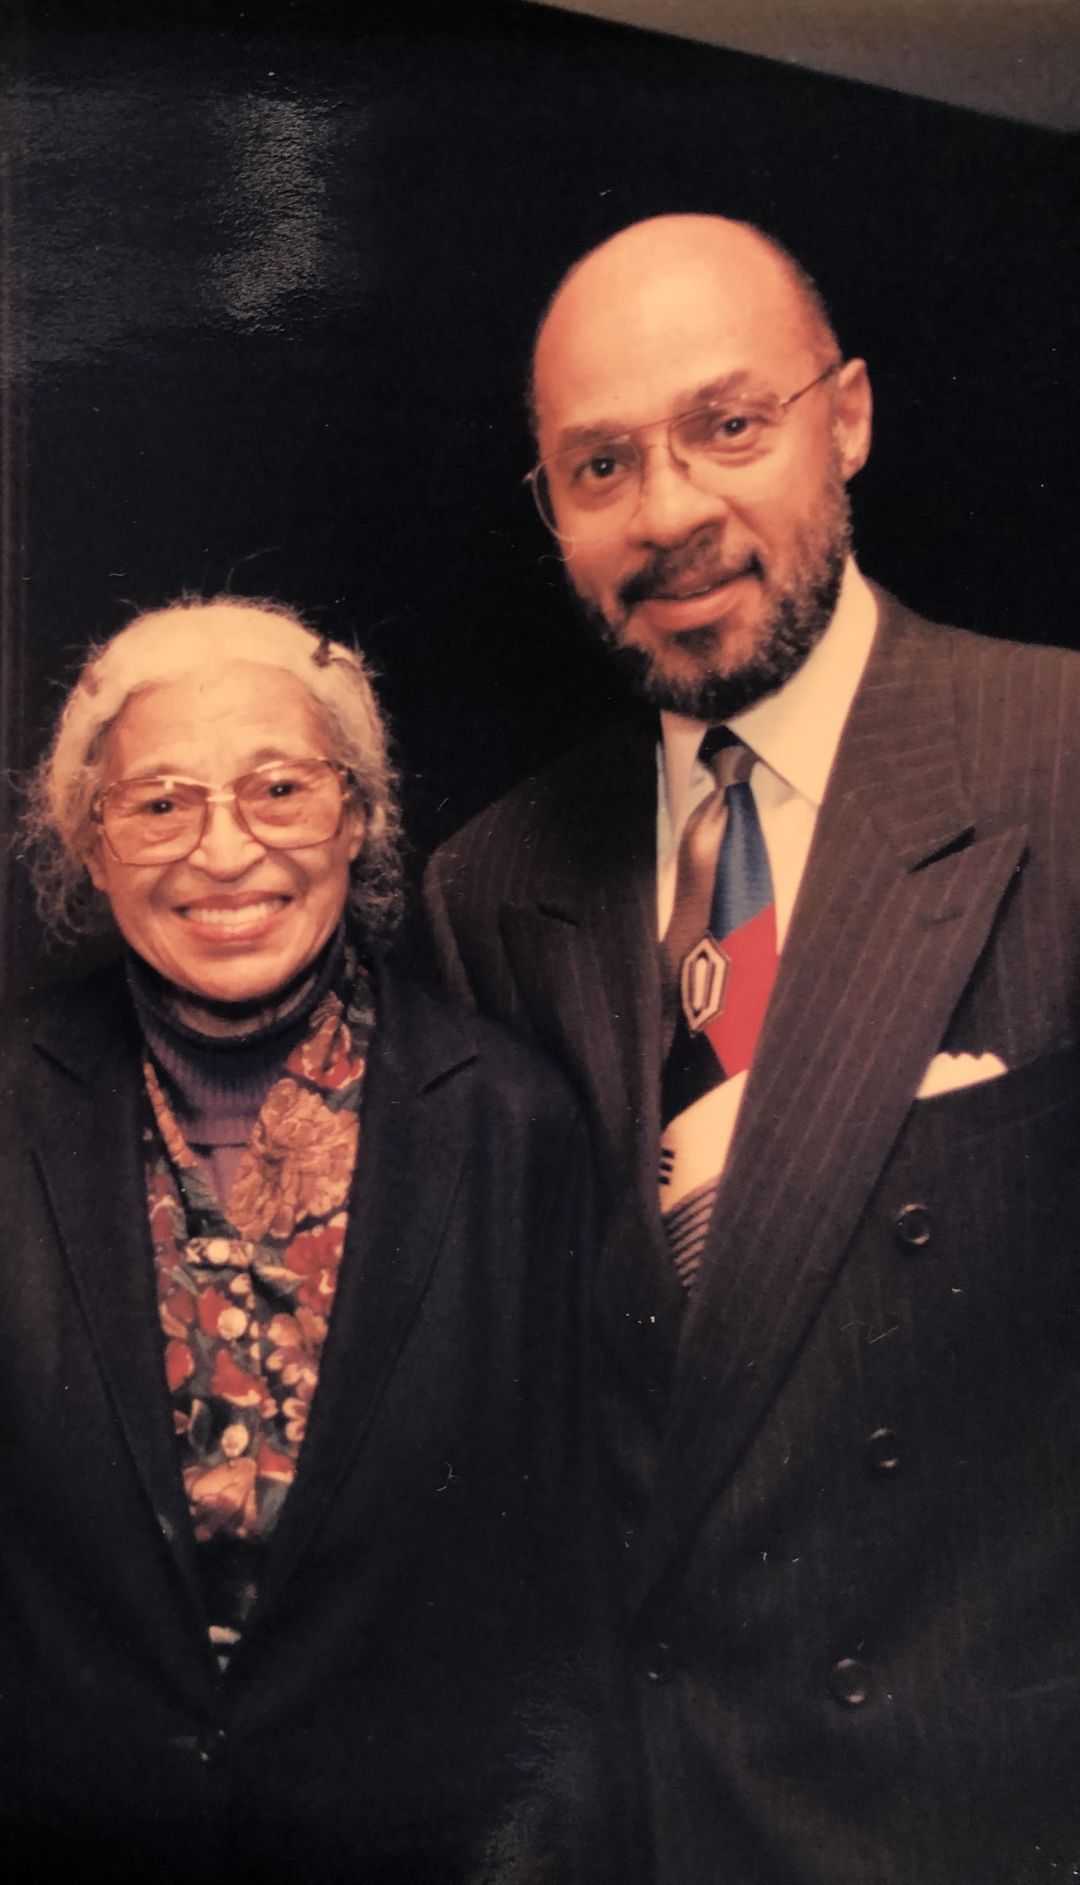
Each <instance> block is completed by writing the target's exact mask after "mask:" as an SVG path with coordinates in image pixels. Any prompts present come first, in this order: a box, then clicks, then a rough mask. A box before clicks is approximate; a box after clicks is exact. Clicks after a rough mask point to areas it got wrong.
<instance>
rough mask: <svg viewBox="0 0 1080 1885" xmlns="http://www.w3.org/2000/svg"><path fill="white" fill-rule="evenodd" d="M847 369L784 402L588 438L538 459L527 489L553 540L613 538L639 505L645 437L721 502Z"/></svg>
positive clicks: (830, 370)
mask: <svg viewBox="0 0 1080 1885" xmlns="http://www.w3.org/2000/svg"><path fill="white" fill-rule="evenodd" d="M842 365H843V361H841V360H833V361H832V362H831V363H830V364H829V365H828V366H827V367H825V368H824V369H823V371H822V372H820V373H818V374H816V375H815V377H814V378H813V379H812V380H808V381H807V383H806V385H805V386H800V387H798V388H797V390H796V391H795V392H794V393H789V394H788V395H787V397H786V398H785V399H780V398H778V397H776V395H775V394H771V393H747V394H739V395H737V396H733V397H732V398H730V399H718V400H715V401H712V402H710V403H709V404H707V405H702V406H695V407H694V408H693V410H692V411H690V412H677V413H675V414H673V415H672V416H670V417H668V418H665V419H653V420H650V421H647V422H646V423H644V424H642V425H635V426H628V427H627V429H626V430H625V431H624V432H611V433H605V432H599V431H597V432H592V431H588V432H585V433H583V435H582V438H581V440H580V442H579V443H577V444H574V445H569V446H567V447H565V448H564V449H563V450H562V451H558V452H554V453H552V455H551V456H550V457H549V458H542V459H540V461H539V463H538V464H536V465H534V466H533V468H532V470H531V471H530V472H529V473H528V475H527V477H526V479H525V482H526V484H528V485H529V487H530V489H531V490H532V494H533V498H534V499H535V502H536V508H537V510H538V511H539V513H540V515H541V517H542V518H543V521H544V523H545V524H546V525H547V527H548V529H549V530H550V531H551V532H552V534H553V535H554V536H556V537H560V538H562V539H564V540H566V539H571V540H578V541H580V540H583V539H586V538H588V539H589V540H593V541H594V540H596V539H597V538H601V537H606V536H615V535H617V534H618V532H619V531H620V530H622V529H623V528H624V526H625V524H626V522H627V520H628V518H630V517H631V516H632V515H633V513H634V512H635V511H636V509H637V507H638V505H639V503H640V502H641V497H642V492H643V490H644V480H645V461H646V453H647V451H648V449H649V444H650V442H651V441H649V440H648V434H650V433H658V434H659V435H660V437H659V440H658V441H657V442H659V443H663V444H665V445H666V447H667V450H668V453H669V455H670V458H671V461H672V463H673V464H674V465H675V466H676V467H677V468H678V470H679V471H681V472H682V474H683V476H684V477H685V478H687V479H688V480H689V481H690V483H691V484H693V485H695V486H696V487H697V488H698V489H699V490H701V491H707V492H711V493H715V494H716V495H717V496H722V495H723V494H724V492H725V491H726V490H727V488H728V483H729V480H730V476H731V473H732V472H733V471H738V470H739V469H741V468H742V467H744V466H751V465H754V464H756V463H757V462H758V461H759V460H761V459H762V458H763V457H765V455H766V454H767V453H768V452H769V450H770V449H771V448H772V445H773V444H774V442H775V438H776V434H777V431H778V429H779V427H780V426H781V425H782V424H783V421H784V420H785V419H786V417H787V415H788V413H789V412H790V411H791V409H792V407H793V406H794V405H796V404H797V402H798V401H799V400H800V399H803V398H805V396H806V394H807V393H812V392H813V390H814V388H815V386H822V385H823V384H824V383H825V381H826V380H829V379H831V378H832V377H833V375H834V374H835V373H839V371H840V368H841V367H842Z"/></svg>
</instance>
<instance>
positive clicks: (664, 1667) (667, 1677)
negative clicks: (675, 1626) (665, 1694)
mask: <svg viewBox="0 0 1080 1885" xmlns="http://www.w3.org/2000/svg"><path fill="white" fill-rule="evenodd" d="M674 1674H675V1659H674V1657H673V1656H672V1653H671V1644H670V1643H651V1644H650V1645H649V1648H648V1650H647V1651H646V1661H645V1680H646V1682H654V1683H656V1685H657V1686H658V1687H659V1686H660V1685H661V1684H662V1683H664V1682H670V1681H671V1678H672V1676H673V1675H674Z"/></svg>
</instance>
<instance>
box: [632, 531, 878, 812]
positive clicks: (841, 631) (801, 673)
mask: <svg viewBox="0 0 1080 1885" xmlns="http://www.w3.org/2000/svg"><path fill="white" fill-rule="evenodd" d="M876 627H877V602H876V601H875V599H874V594H873V591H872V590H871V588H870V586H869V584H868V583H867V582H866V580H865V578H864V577H863V576H862V575H861V574H860V572H859V570H858V569H857V568H856V565H855V562H854V559H853V558H851V557H849V558H848V561H847V563H846V564H845V566H844V574H843V578H842V580H841V584H840V594H839V596H838V597H837V602H836V608H835V609H834V610H833V615H832V620H831V621H830V623H829V626H828V628H827V629H826V630H825V633H824V634H823V635H822V637H821V640H820V641H819V642H818V643H817V645H816V646H815V647H814V648H813V649H812V650H811V652H810V654H809V655H808V656H807V658H806V660H805V661H804V662H803V664H802V667H801V668H799V669H798V670H797V672H796V673H795V674H793V675H792V677H791V679H790V680H789V681H785V683H784V685H783V687H781V688H778V689H777V691H776V693H775V694H767V695H766V697H765V699H764V700H759V701H757V702H756V703H755V705H754V706H752V707H747V708H746V710H745V712H743V713H737V714H733V715H732V717H731V720H730V721H729V722H728V724H729V725H730V727H731V729H732V732H734V733H737V734H738V735H739V738H740V739H743V740H745V741H746V744H747V745H748V746H749V747H751V748H752V750H753V751H754V752H755V753H756V754H757V756H758V758H759V759H762V760H764V762H765V764H766V765H767V766H769V767H770V768H771V770H772V771H773V772H775V773H776V774H777V775H778V776H779V777H780V778H781V779H783V780H784V781H785V782H786V783H787V784H788V785H789V786H791V787H792V788H793V790H794V791H796V792H798V793H799V794H800V795H801V796H802V797H803V798H805V799H807V800H808V801H809V803H810V804H811V805H813V806H814V807H815V809H816V808H817V807H818V806H820V804H821V801H822V799H823V798H824V796H825V787H826V785H827V783H828V778H829V773H830V771H831V770H832V764H833V760H834V759H835V758H836V750H837V747H838V746H839V744H840V735H841V733H842V732H843V730H844V722H845V720H846V719H847V716H848V712H849V710H850V707H851V703H852V701H853V700H854V698H855V693H856V690H857V688H858V685H859V682H860V681H861V679H862V675H863V669H864V668H865V666H866V662H867V657H868V656H869V653H870V648H871V645H872V643H873V639H874V631H875V629H876ZM660 723H661V729H662V733H663V761H664V775H665V783H666V787H667V803H668V811H669V815H670V817H671V821H672V824H673V826H674V827H675V828H678V826H679V824H680V823H681V818H682V811H683V807H684V805H685V802H686V796H687V793H688V791H689V788H690V777H691V774H692V772H693V770H694V762H695V760H696V758H697V750H698V747H699V746H700V744H701V740H702V736H703V734H704V732H705V730H706V724H707V723H706V722H705V721H703V720H688V719H685V718H684V717H683V716H682V715H681V714H674V713H662V714H661V715H660Z"/></svg>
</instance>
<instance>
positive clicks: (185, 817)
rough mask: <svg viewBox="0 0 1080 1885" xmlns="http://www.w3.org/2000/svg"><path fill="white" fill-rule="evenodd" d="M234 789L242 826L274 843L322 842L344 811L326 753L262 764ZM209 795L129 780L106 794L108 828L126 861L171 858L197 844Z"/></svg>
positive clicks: (176, 783)
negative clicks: (323, 756)
mask: <svg viewBox="0 0 1080 1885" xmlns="http://www.w3.org/2000/svg"><path fill="white" fill-rule="evenodd" d="M230 792H231V795H232V797H233V800H234V803H235V807H236V812H237V815H238V816H239V818H240V821H241V823H242V824H243V825H244V827H245V829H246V830H247V831H249V832H250V834H251V836H252V837H253V838H256V839H257V840H259V842H261V843H263V844H266V845H268V846H269V847H270V848H271V849H277V850H285V849H287V848H288V847H289V846H290V845H295V846H297V847H300V846H303V845H305V844H319V843H321V842H322V841H323V840H325V839H327V838H330V837H332V836H333V835H334V832H335V831H336V830H337V826H338V822H339V820H340V817H341V805H342V792H341V780H340V777H339V775H338V773H337V771H336V770H335V769H334V767H333V766H331V765H329V764H328V763H327V762H326V761H325V760H297V761H291V762H283V763H281V764H275V765H273V766H269V767H261V768H260V769H259V770H258V771H256V772H250V773H247V774H245V775H244V777H243V778H241V779H237V780H235V781H234V782H233V785H232V786H231V788H230ZM211 796H216V795H211V793H210V792H209V791H208V789H207V787H206V786H201V785H196V784H192V783H189V782H188V781H185V780H177V779H135V780H129V781H125V782H123V783H121V784H120V785H117V786H114V787H113V788H112V790H111V791H109V792H107V793H106V794H105V797H104V799H103V801H102V824H103V826H104V829H105V835H106V837H107V838H108V840H109V843H110V844H111V845H112V848H113V850H114V851H115V853H116V855H117V857H118V858H119V859H120V860H121V862H123V863H128V864H142V863H169V862H171V861H173V860H175V859H178V858H181V857H184V856H186V855H187V854H188V853H189V852H190V851H193V850H194V849H195V847H196V845H197V844H199V842H200V840H201V838H202V835H203V832H204V829H205V826H206V821H207V817H208V814H209V801H210V798H211Z"/></svg>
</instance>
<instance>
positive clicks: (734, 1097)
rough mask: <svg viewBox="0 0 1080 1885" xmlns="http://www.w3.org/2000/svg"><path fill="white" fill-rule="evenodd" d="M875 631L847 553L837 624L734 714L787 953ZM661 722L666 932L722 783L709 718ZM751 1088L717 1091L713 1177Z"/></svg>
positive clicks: (873, 614)
mask: <svg viewBox="0 0 1080 1885" xmlns="http://www.w3.org/2000/svg"><path fill="white" fill-rule="evenodd" d="M876 627H877V603H876V601H875V600H874V596H873V592H872V591H871V589H870V588H869V586H868V584H867V583H866V582H865V580H864V578H863V577H862V576H861V575H860V574H859V571H858V569H857V568H856V566H855V563H854V561H853V560H851V559H850V558H849V560H848V562H847V564H846V566H845V569H844V575H843V580H842V582H841V585H840V594H839V597H838V598H837V604H836V608H835V610H834V612H833V617H832V620H831V622H830V623H829V626H828V628H827V629H826V630H825V633H824V635H823V636H822V637H821V640H820V641H819V642H818V644H817V646H816V647H815V648H814V649H813V651H812V653H811V654H810V655H809V656H808V657H807V659H806V660H805V661H804V662H803V665H802V667H801V668H800V669H799V670H798V672H797V673H796V674H794V675H793V676H792V678H791V680H790V681H787V682H785V684H784V686H783V687H781V688H779V689H778V691H777V692H776V693H775V694H769V695H768V696H767V697H766V698H765V699H764V700H760V701H758V702H757V704H756V705H755V706H753V707H748V708H747V709H746V711H745V712H744V713H738V714H734V715H733V716H732V718H731V720H730V721H729V722H728V723H727V724H728V725H729V726H730V727H731V730H732V732H733V733H737V734H738V736H739V738H740V739H741V740H744V741H745V743H746V745H747V746H748V747H749V748H750V749H751V751H752V752H753V753H754V754H756V761H755V764H754V767H753V770H752V771H751V774H750V789H751V791H752V792H753V795H754V805H755V808H756V810H757V814H758V819H759V822H760V824H761V832H762V837H763V839H764V841H765V849H766V851H767V852H768V856H769V869H770V871H771V873H772V881H773V895H774V898H775V904H776V942H777V948H778V949H780V950H782V949H783V947H784V941H785V939H786V936H787V932H788V927H789V925H790V922H791V913H792V910H793V909H794V907H795V899H796V896H797V895H798V891H799V885H800V883H801V882H802V875H803V871H804V870H805V868H806V860H807V857H808V855H809V851H810V842H811V839H812V838H813V835H814V827H815V825H816V823H817V816H818V812H819V811H820V809H821V802H822V800H823V798H824V796H825V787H826V785H827V783H828V779H829V774H830V772H831V770H832V766H833V761H834V760H835V758H836V751H837V748H838V746H839V744H840V735H841V733H842V732H843V728H844V722H845V720H846V719H847V716H848V713H849V711H850V708H851V703H852V701H853V700H854V698H855V692H856V689H857V688H858V685H859V682H860V680H861V679H862V674H863V669H864V668H865V666H866V662H867V658H868V656H869V653H870V648H871V645H872V643H873V639H874V631H875V629H876ZM660 718H661V727H662V733H663V737H662V739H661V740H659V741H658V742H657V774H658V777H657V820H656V885H657V917H658V928H659V934H660V935H661V936H663V934H664V931H665V930H666V929H667V926H668V923H669V921H670V919H671V911H672V905H673V904H674V901H675V873H676V865H677V862H678V852H679V840H680V838H681V836H682V831H683V826H684V825H685V823H686V821H687V819H688V818H689V816H690V813H691V812H692V811H693V809H694V807H695V806H696V805H698V804H700V802H701V800H702V799H703V798H706V797H707V796H708V794H709V793H710V792H711V791H713V790H714V786H715V781H714V779H713V775H712V773H711V772H710V771H709V770H708V768H707V767H705V766H703V765H702V764H701V763H700V761H699V759H698V757H697V750H698V747H699V746H700V744H701V740H702V737H703V735H704V733H705V731H706V723H705V722H704V721H700V720H687V719H684V718H683V717H682V716H681V715H679V714H673V713H664V714H661V716H660ZM745 1086H746V1074H745V1073H740V1074H736V1075H735V1077H734V1078H733V1079H731V1080H727V1081H725V1082H724V1084H723V1085H722V1086H721V1087H718V1088H716V1089H714V1093H713V1094H712V1095H711V1096H710V1097H709V1104H708V1107H707V1112H708V1122H707V1153H706V1151H705V1146H704V1145H703V1146H702V1154H703V1156H704V1157H705V1163H706V1165H707V1166H708V1167H709V1168H710V1169H711V1172H712V1173H713V1174H714V1175H715V1174H717V1173H719V1172H721V1171H722V1170H723V1168H724V1164H725V1163H726V1160H727V1154H728V1150H729V1147H730V1144H731V1138H732V1135H733V1133H734V1130H735V1121H736V1117H737V1115H738V1110H739V1106H740V1104H741V1101H742V1095H743V1090H744V1088H745ZM705 1110H706V1109H705V1108H703V1112H704V1111H705ZM703 1123H704V1121H703ZM702 1176H703V1170H702V1166H701V1164H700V1163H699V1161H698V1160H697V1159H694V1160H692V1161H691V1168H688V1169H687V1170H686V1171H685V1173H684V1174H682V1175H681V1177H680V1182H679V1183H678V1184H677V1185H676V1186H674V1187H672V1188H671V1189H669V1191H668V1193H667V1196H666V1198H665V1200H664V1208H665V1209H670V1208H672V1207H673V1206H674V1205H675V1204H676V1203H677V1202H678V1201H679V1198H680V1197H681V1196H683V1195H685V1193H686V1191H688V1190H689V1189H692V1188H693V1186H694V1185H696V1184H698V1183H700V1182H701V1179H702Z"/></svg>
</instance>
